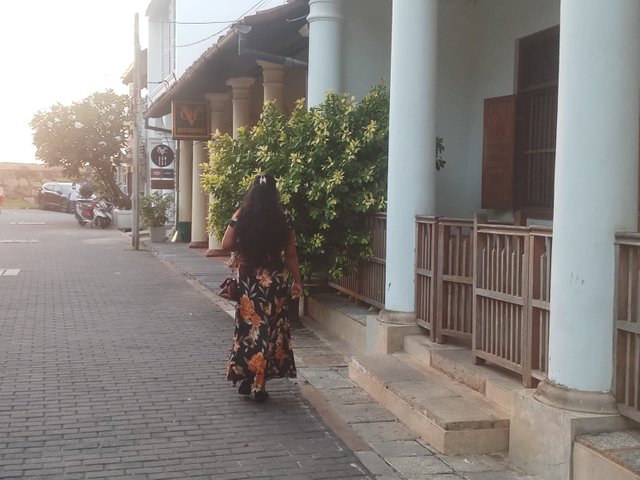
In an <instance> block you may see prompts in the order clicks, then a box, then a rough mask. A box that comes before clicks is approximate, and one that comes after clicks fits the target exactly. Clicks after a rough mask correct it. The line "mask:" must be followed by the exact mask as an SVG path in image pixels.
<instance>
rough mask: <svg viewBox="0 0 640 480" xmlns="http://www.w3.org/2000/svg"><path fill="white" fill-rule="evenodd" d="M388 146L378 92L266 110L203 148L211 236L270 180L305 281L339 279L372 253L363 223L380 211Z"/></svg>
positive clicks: (385, 109) (384, 107) (382, 93)
mask: <svg viewBox="0 0 640 480" xmlns="http://www.w3.org/2000/svg"><path fill="white" fill-rule="evenodd" d="M388 139H389V93H388V90H387V88H386V87H385V86H383V85H378V86H376V87H375V88H374V89H373V90H372V91H371V92H370V93H369V94H368V95H366V96H365V97H364V98H363V99H362V100H361V101H360V102H356V100H355V99H354V98H353V97H351V96H349V95H347V94H338V93H329V94H327V96H326V97H325V101H324V102H323V103H322V104H320V105H318V106H317V107H312V108H310V109H308V110H307V109H306V107H305V103H304V100H300V101H298V103H297V105H296V108H295V109H294V111H293V112H292V114H291V115H290V116H286V115H283V114H281V113H279V112H278V110H277V109H276V106H275V105H274V104H273V103H267V104H266V105H265V107H264V111H263V113H262V115H261V118H260V121H259V122H258V124H257V125H256V126H255V127H253V128H251V129H244V128H242V129H239V131H238V135H237V137H236V138H235V139H233V138H232V137H231V136H230V135H228V134H220V133H216V134H215V136H214V138H213V140H211V141H210V142H209V145H208V147H209V155H210V159H211V162H210V163H209V164H205V165H203V166H202V167H203V175H202V186H203V189H204V190H205V191H206V192H208V193H210V194H212V195H213V196H214V198H215V201H214V202H211V205H210V209H209V229H210V231H212V232H214V233H215V234H216V236H218V237H219V238H221V237H222V235H223V233H224V230H225V228H226V225H227V221H228V220H229V218H230V217H231V215H232V214H233V212H234V211H235V210H236V209H237V208H238V207H239V205H240V203H241V201H242V195H243V193H244V192H245V191H246V189H247V188H248V187H249V185H250V184H251V181H252V180H253V178H254V177H255V175H256V174H258V173H260V172H266V173H270V174H272V175H273V176H274V177H275V178H276V180H277V181H278V189H279V191H280V194H281V197H282V202H283V204H284V206H285V208H286V209H287V211H288V212H289V214H290V215H291V216H292V218H293V220H294V225H295V228H296V233H297V240H298V252H299V256H300V264H301V270H302V274H303V276H305V277H306V278H308V276H309V275H310V274H311V272H324V273H328V274H329V275H330V276H331V277H333V278H340V277H342V276H343V275H344V274H346V273H349V268H350V265H356V264H357V261H358V260H359V259H367V258H369V257H370V256H371V254H372V251H371V247H370V243H369V242H370V238H369V237H370V233H369V232H368V231H367V229H366V228H365V223H364V220H365V217H366V216H367V215H369V214H371V213H375V212H380V211H385V210H386V189H387V156H388ZM440 145H441V143H440ZM436 149H438V146H437V147H436ZM439 153H442V150H440V151H439ZM437 157H438V155H437ZM440 160H442V158H441V157H440ZM436 161H437V160H436ZM442 165H444V163H443V162H442V163H441V164H439V166H442Z"/></svg>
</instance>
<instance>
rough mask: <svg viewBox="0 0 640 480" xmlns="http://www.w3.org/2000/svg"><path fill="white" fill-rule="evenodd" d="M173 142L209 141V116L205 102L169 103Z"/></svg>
mask: <svg viewBox="0 0 640 480" xmlns="http://www.w3.org/2000/svg"><path fill="white" fill-rule="evenodd" d="M171 115H172V117H173V128H172V136H173V139H174V140H209V139H210V138H211V132H209V121H208V119H209V114H208V111H207V103H206V102H179V101H173V102H171Z"/></svg>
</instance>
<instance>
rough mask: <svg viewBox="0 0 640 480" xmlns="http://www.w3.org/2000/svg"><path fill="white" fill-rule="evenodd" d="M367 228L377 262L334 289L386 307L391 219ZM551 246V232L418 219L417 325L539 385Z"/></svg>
mask: <svg viewBox="0 0 640 480" xmlns="http://www.w3.org/2000/svg"><path fill="white" fill-rule="evenodd" d="M368 221H369V226H370V228H371V232H372V245H373V251H374V255H373V257H372V258H371V259H370V260H369V261H367V262H363V263H362V264H361V265H359V267H358V269H357V271H356V272H355V273H354V274H352V275H349V276H346V277H344V278H342V279H341V280H340V281H333V282H330V283H329V284H330V285H331V286H332V287H334V288H337V289H338V290H341V291H343V292H345V293H346V294H348V295H350V296H351V297H353V298H355V299H357V300H361V301H363V302H365V303H368V304H370V305H373V306H376V307H378V308H384V275H385V249H386V217H385V216H384V215H376V216H373V217H371V218H370V219H369V220H368ZM551 244H552V242H551V229H547V228H541V227H538V228H536V227H517V226H511V225H495V224H487V223H482V222H476V223H474V222H473V221H471V220H457V219H447V218H439V217H424V216H419V217H416V270H415V283H416V295H415V299H416V303H415V312H416V317H417V321H418V324H419V325H421V326H422V327H424V328H425V329H427V330H428V331H429V334H430V336H431V338H432V340H435V341H438V342H447V341H451V340H454V339H455V341H456V342H458V343H463V344H467V345H469V346H470V347H471V348H472V352H473V355H474V357H475V358H476V360H477V361H478V362H490V363H493V364H496V365H500V366H502V367H504V368H507V369H509V370H512V371H514V372H517V373H518V374H520V375H521V376H522V378H523V383H524V384H525V385H526V386H533V385H534V384H535V382H536V381H537V380H541V379H543V378H544V377H545V375H546V373H547V356H548V345H549V293H550V277H551Z"/></svg>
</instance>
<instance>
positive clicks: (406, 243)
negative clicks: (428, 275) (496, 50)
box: [385, 0, 438, 312]
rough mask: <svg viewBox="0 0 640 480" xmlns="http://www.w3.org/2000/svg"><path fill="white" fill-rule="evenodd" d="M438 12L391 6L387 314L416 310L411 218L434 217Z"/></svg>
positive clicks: (421, 6)
mask: <svg viewBox="0 0 640 480" xmlns="http://www.w3.org/2000/svg"><path fill="white" fill-rule="evenodd" d="M437 8H438V1H437V0H403V1H394V2H393V23H392V33H391V81H390V95H391V103H390V112H389V114H390V117H389V178H388V205H387V258H386V279H385V286H386V300H385V310H388V311H395V312H413V311H414V297H415V292H414V276H415V272H414V268H415V255H416V246H415V236H416V235H415V216H416V215H417V214H422V215H433V214H435V167H434V152H435V101H436V69H437V60H436V57H437V46H436V41H437V15H438V11H437ZM416 52H419V54H416Z"/></svg>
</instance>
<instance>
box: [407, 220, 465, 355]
mask: <svg viewBox="0 0 640 480" xmlns="http://www.w3.org/2000/svg"><path fill="white" fill-rule="evenodd" d="M472 226H473V222H472V221H471V220H455V219H442V218H436V217H416V233H417V238H416V250H417V255H416V303H415V311H416V318H417V321H418V324H419V325H421V326H422V327H424V328H426V329H427V330H429V332H430V334H431V338H432V340H436V341H438V342H444V341H445V340H444V339H445V337H456V338H458V339H461V341H462V342H466V343H468V344H469V345H471V295H472V280H473V263H472V258H473V249H472V235H471V231H472Z"/></svg>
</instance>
